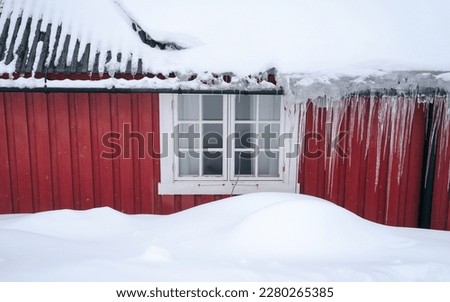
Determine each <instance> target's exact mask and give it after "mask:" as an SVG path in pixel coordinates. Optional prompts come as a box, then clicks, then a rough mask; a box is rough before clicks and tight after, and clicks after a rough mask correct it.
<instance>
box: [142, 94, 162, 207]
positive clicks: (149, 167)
mask: <svg viewBox="0 0 450 302" xmlns="http://www.w3.org/2000/svg"><path fill="white" fill-rule="evenodd" d="M138 97H139V132H140V133H142V134H143V135H145V146H144V147H146V148H144V150H145V152H144V153H145V157H144V159H141V160H140V161H139V164H140V175H138V177H139V179H140V180H141V186H140V188H139V190H140V193H141V211H142V213H145V214H152V213H154V211H155V210H154V202H155V198H156V197H157V196H156V195H157V194H156V192H157V191H155V189H156V187H155V185H154V182H155V181H156V179H157V178H156V177H154V159H153V158H152V157H151V156H150V153H149V148H151V147H152V146H151V145H152V143H153V141H152V139H153V138H152V137H151V136H149V135H148V134H150V133H152V132H153V131H154V129H153V121H152V110H153V107H152V106H153V102H154V99H153V95H152V94H139V95H138Z"/></svg>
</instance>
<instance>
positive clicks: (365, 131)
mask: <svg viewBox="0 0 450 302" xmlns="http://www.w3.org/2000/svg"><path fill="white" fill-rule="evenodd" d="M361 102H362V108H361V110H362V111H361V113H360V116H361V122H360V123H359V126H360V130H359V131H360V132H358V133H361V137H360V138H361V156H360V158H359V159H357V160H359V161H360V165H359V176H358V179H359V184H358V211H357V214H358V215H359V216H361V217H364V212H365V207H366V183H367V181H366V173H367V155H368V153H367V151H368V150H367V147H368V140H369V127H368V126H369V123H370V122H371V121H370V102H371V99H370V98H369V97H366V98H362V99H361ZM355 183H358V182H355Z"/></svg>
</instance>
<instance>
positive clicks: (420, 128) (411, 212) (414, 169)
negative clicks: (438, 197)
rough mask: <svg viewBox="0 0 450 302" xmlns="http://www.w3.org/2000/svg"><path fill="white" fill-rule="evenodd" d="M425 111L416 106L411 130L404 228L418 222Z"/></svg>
mask: <svg viewBox="0 0 450 302" xmlns="http://www.w3.org/2000/svg"><path fill="white" fill-rule="evenodd" d="M425 129H426V111H425V104H421V103H418V104H416V109H415V111H414V120H413V123H412V129H411V141H410V146H411V150H410V156H409V162H408V166H409V171H408V176H407V179H406V182H407V189H406V204H405V214H404V216H405V220H404V224H403V225H404V226H406V227H417V226H418V225H417V223H418V221H419V203H420V186H421V178H422V160H423V151H424V148H423V146H424V143H425Z"/></svg>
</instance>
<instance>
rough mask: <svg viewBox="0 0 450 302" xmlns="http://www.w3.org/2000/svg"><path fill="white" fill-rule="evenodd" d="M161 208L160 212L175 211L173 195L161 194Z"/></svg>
mask: <svg viewBox="0 0 450 302" xmlns="http://www.w3.org/2000/svg"><path fill="white" fill-rule="evenodd" d="M161 201H162V209H161V214H163V215H164V214H172V213H174V212H175V196H174V195H163V196H161Z"/></svg>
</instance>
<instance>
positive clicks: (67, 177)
mask: <svg viewBox="0 0 450 302" xmlns="http://www.w3.org/2000/svg"><path fill="white" fill-rule="evenodd" d="M68 99H69V97H68V94H67V93H53V94H52V96H51V100H52V103H53V107H54V117H53V118H54V127H55V135H56V137H55V138H54V142H53V143H54V144H55V149H56V152H57V153H56V165H57V171H58V172H57V173H56V174H55V175H56V177H57V179H56V182H57V183H58V186H59V204H60V207H61V208H63V209H73V208H74V206H75V205H74V200H73V177H72V161H71V151H72V150H71V144H70V133H71V131H70V117H69V104H68V103H69V102H68Z"/></svg>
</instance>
